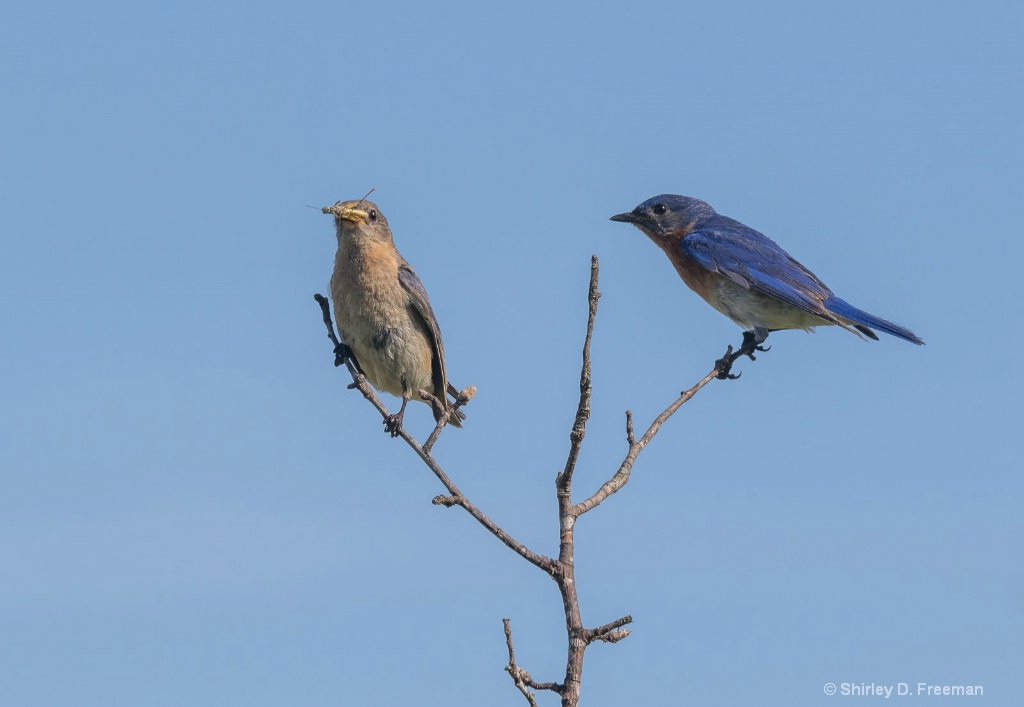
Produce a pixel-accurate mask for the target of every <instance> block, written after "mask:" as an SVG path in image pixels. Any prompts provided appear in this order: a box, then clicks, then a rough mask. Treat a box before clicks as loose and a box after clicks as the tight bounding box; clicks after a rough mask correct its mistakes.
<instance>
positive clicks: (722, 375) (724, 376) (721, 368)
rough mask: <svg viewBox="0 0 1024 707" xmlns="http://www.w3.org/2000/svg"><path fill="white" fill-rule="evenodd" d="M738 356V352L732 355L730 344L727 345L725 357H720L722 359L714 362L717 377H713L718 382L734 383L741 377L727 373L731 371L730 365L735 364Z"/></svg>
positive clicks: (738, 374)
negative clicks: (727, 381) (729, 381)
mask: <svg viewBox="0 0 1024 707" xmlns="http://www.w3.org/2000/svg"><path fill="white" fill-rule="evenodd" d="M740 356H741V354H740V353H739V352H736V353H733V351H732V344H729V346H728V347H727V348H726V349H725V356H722V358H720V359H718V360H717V361H715V370H716V371H718V375H717V376H715V377H716V378H718V380H723V381H724V380H731V381H734V380H736V379H737V378H739V377H740V376H741V375H743V374H742V373H737V374H735V375H733V374H732V373H730V372H729V371H731V370H732V364H733V363H735V361H736V359H737V358H739V357H740Z"/></svg>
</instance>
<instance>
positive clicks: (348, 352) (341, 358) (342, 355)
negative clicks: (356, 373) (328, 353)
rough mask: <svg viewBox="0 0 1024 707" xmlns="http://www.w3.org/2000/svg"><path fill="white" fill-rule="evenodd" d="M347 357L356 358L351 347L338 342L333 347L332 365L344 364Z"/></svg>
mask: <svg viewBox="0 0 1024 707" xmlns="http://www.w3.org/2000/svg"><path fill="white" fill-rule="evenodd" d="M347 359H352V360H353V361H355V360H356V357H355V354H353V353H352V348H351V347H350V346H349V345H348V344H338V345H337V346H335V347H334V366H335V367H338V366H344V365H345V361H346V360H347Z"/></svg>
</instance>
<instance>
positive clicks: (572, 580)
mask: <svg viewBox="0 0 1024 707" xmlns="http://www.w3.org/2000/svg"><path fill="white" fill-rule="evenodd" d="M598 273H599V266H598V260H597V257H596V256H593V257H592V258H591V262H590V287H589V288H588V290H587V301H588V305H589V307H588V311H589V313H588V317H587V331H586V336H585V337H584V342H583V364H582V368H581V371H580V398H579V404H578V405H577V408H576V416H575V419H574V421H573V425H572V429H571V431H570V433H569V453H568V456H567V458H566V461H565V466H564V468H563V469H562V471H561V472H560V473H559V474H558V475H557V476H556V478H555V488H556V494H557V497H558V518H559V551H558V559H553V558H550V557H547V556H545V555H541V554H538V553H536V552H534V551H532V550H530V549H529V548H527V547H526V546H525V545H523V544H522V543H520V542H518V541H517V540H515V539H514V538H513V537H512V536H510V535H509V534H508V533H507V532H505V530H504V529H502V528H501V527H500V526H498V525H497V524H496V523H495V522H494V521H492V520H491V519H490V518H489V517H488V516H487V515H486V514H485V513H483V512H482V511H481V510H480V509H479V508H477V507H476V506H475V505H474V504H473V503H472V502H471V501H470V500H469V499H468V498H466V496H465V495H463V493H462V492H461V491H460V490H459V488H458V487H457V486H456V485H455V483H454V482H453V481H452V480H451V478H449V477H448V475H447V474H446V473H445V471H444V470H443V469H442V468H441V466H440V465H439V464H438V463H437V460H435V459H434V457H433V456H432V455H431V450H432V448H433V446H434V443H435V442H436V441H437V439H438V438H439V436H440V434H441V432H442V430H443V429H444V427H445V425H446V423H447V417H446V416H444V417H442V419H441V420H439V421H438V422H437V425H436V426H435V427H434V430H433V431H432V432H431V434H430V436H429V437H428V438H427V440H426V442H424V443H423V445H422V446H421V445H420V444H419V443H418V442H417V441H416V440H415V439H414V438H413V437H412V436H411V435H409V433H408V432H406V430H405V429H404V428H403V427H401V426H399V427H398V429H397V432H398V436H399V437H401V438H402V439H403V440H404V441H405V443H406V444H408V445H409V447H411V448H412V450H413V451H414V452H416V455H417V456H419V457H420V459H422V460H423V463H424V464H426V465H427V467H428V468H429V469H430V470H431V472H433V474H434V476H436V477H437V479H438V480H439V481H440V482H441V483H442V484H443V485H444V487H445V488H446V489H447V490H448V493H447V494H441V495H438V496H435V497H434V499H433V501H432V502H433V503H434V505H438V506H445V507H447V508H451V507H452V506H459V507H461V508H462V509H464V510H465V511H466V512H467V513H469V514H470V515H471V516H472V517H473V518H474V519H476V521H477V522H478V523H480V525H482V526H483V527H484V528H486V529H487V531H488V532H490V533H491V534H492V535H494V536H495V537H496V538H498V540H500V541H501V542H502V543H503V544H504V545H505V546H506V547H508V548H510V549H511V550H512V551H514V552H515V553H516V554H518V555H519V556H520V557H522V558H523V559H525V560H526V561H527V562H530V563H531V564H533V565H534V566H536V567H539V568H540V569H542V570H544V572H545V573H546V574H548V575H549V576H550V577H551V578H552V579H554V580H555V583H556V584H557V585H558V590H559V593H560V594H561V596H562V605H563V609H564V612H565V627H566V634H567V637H568V652H567V657H566V669H565V678H564V680H563V681H562V682H561V683H555V682H544V683H539V682H536V681H535V680H533V678H531V677H530V674H529V673H528V672H527V671H526V670H524V669H523V668H521V667H519V666H518V665H517V664H516V660H515V651H514V650H513V647H512V627H511V622H510V621H509V619H504V620H503V623H504V626H505V643H506V645H507V646H508V657H509V661H508V665H507V666H506V667H505V671H506V672H508V674H509V675H510V676H511V678H512V680H513V682H514V683H515V685H516V688H517V689H518V690H519V691H520V692H521V693H522V694H523V696H524V697H525V698H526V700H527V702H528V703H529V704H530V705H531V707H537V703H536V699H535V694H534V693H533V692H531V689H532V690H549V691H551V692H555V693H557V694H558V695H560V696H561V702H562V705H563V707H576V706H577V705H578V703H579V697H580V684H581V678H582V673H583V655H584V652H585V651H586V648H587V646H588V645H590V644H591V643H593V642H595V641H601V642H604V643H617V642H619V641H621V640H622V639H624V638H626V637H627V636H628V635H629V634H630V630H629V629H624V628H622V627H623V626H626V625H628V624H630V623H632V621H633V617H632V616H623V617H622V618H620V619H616V620H615V621H612V622H611V623H607V624H604V625H603V626H598V627H597V628H592V629H587V628H584V627H583V621H582V619H581V615H580V607H579V598H578V595H577V591H576V577H575V572H576V568H575V546H574V539H573V531H574V529H575V524H576V519H577V518H579V516H581V515H582V514H584V513H586V512H588V511H590V510H593V509H594V508H596V507H597V506H598V505H600V504H601V503H602V502H603V501H604V500H605V499H606V498H608V497H609V496H610V495H612V494H613V493H615V492H617V491H619V490H620V489H621V488H623V487H624V486H625V485H626V484H627V483H628V482H629V479H630V475H631V473H632V469H633V465H634V463H635V462H636V460H637V457H638V456H639V454H640V452H641V451H643V449H644V448H645V447H646V446H647V445H648V444H649V443H650V442H651V440H652V439H653V438H654V436H655V435H656V434H657V433H658V431H659V430H660V429H661V427H662V425H664V424H665V422H666V421H668V419H669V418H670V417H671V416H672V415H673V414H675V412H676V411H677V410H678V409H679V408H680V407H682V406H683V405H684V404H685V403H686V402H687V401H689V400H690V399H691V398H692V397H693V396H694V395H696V394H697V392H698V391H700V389H701V388H703V387H704V386H705V385H707V384H708V383H710V382H711V381H712V380H715V378H716V377H718V378H722V377H723V372H724V374H728V367H729V366H730V365H731V363H732V362H733V361H734V360H735V359H736V358H737V357H738V355H737V354H733V353H732V350H731V347H730V349H729V350H728V351H727V352H726V356H725V357H724V358H722V359H719V361H717V362H716V365H715V368H714V369H713V370H712V371H711V372H710V373H708V374H707V375H706V376H705V377H704V378H702V379H701V380H700V381H699V382H698V383H697V384H696V385H694V386H693V387H692V388H690V389H689V390H686V391H683V392H682V393H680V394H679V397H678V398H677V399H676V400H675V401H674V402H672V404H671V405H669V406H668V407H667V408H665V410H664V411H662V413H661V414H660V415H658V416H657V417H656V418H655V419H654V421H653V422H652V423H651V425H650V427H648V429H647V431H646V432H645V433H644V435H643V436H642V437H641V438H640V439H636V438H635V437H634V432H633V414H632V413H631V412H630V411H628V410H627V411H626V443H627V445H628V449H627V452H626V456H625V458H624V459H623V460H622V463H621V464H620V465H619V468H618V470H616V471H615V473H614V474H613V475H612V477H611V478H610V479H609V480H608V481H606V482H605V483H604V484H602V485H601V487H600V488H598V490H597V491H596V492H594V494H593V495H591V496H590V497H589V498H587V499H586V500H585V501H582V502H581V503H577V504H573V502H572V479H573V474H574V473H575V470H576V464H577V462H578V460H579V455H580V450H581V448H582V445H583V439H584V437H586V427H587V421H588V420H589V419H590V412H591V411H590V399H591V392H592V389H593V388H592V381H591V359H590V348H591V342H592V340H593V334H594V322H595V319H596V317H597V303H598V300H599V299H600V297H601V293H600V291H599V290H598V287H597V285H598ZM314 298H315V299H316V301H317V302H318V303H319V304H320V308H321V310H322V313H323V320H324V325H325V326H326V327H327V332H328V336H329V337H330V339H331V341H332V342H333V343H334V346H335V365H336V366H340V365H343V364H344V365H345V366H346V368H347V369H348V371H349V373H350V374H351V376H352V383H351V384H350V385H349V386H348V387H349V388H355V389H357V390H358V391H359V392H360V393H362V394H363V397H365V398H366V399H367V400H369V401H370V403H371V404H372V405H373V406H374V407H375V408H376V409H377V411H378V412H379V413H380V414H381V415H382V416H383V417H384V419H385V420H387V419H388V418H389V417H390V413H389V412H388V410H387V408H386V407H385V406H384V404H383V403H382V402H381V401H380V399H379V398H378V397H377V395H376V393H375V392H374V391H373V388H372V387H371V386H370V385H369V383H368V382H367V380H366V377H365V376H364V375H363V374H362V371H361V370H360V368H359V364H358V361H356V360H355V358H354V357H353V356H352V352H351V350H350V349H348V347H347V346H345V344H343V343H341V342H339V341H338V338H337V337H336V336H335V334H334V325H333V323H332V321H331V315H330V305H329V303H328V301H327V299H326V298H325V297H323V296H322V295H319V294H318V295H314ZM475 390H476V389H475V388H472V387H471V388H466V389H465V390H463V391H461V392H460V391H457V390H455V389H454V388H452V387H451V386H449V390H448V393H450V394H451V395H453V396H455V398H456V403H455V409H458V407H460V406H462V405H465V404H466V403H467V402H469V400H470V399H471V398H472V397H473V394H474V393H475Z"/></svg>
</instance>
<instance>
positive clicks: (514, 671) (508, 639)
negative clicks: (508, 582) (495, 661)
mask: <svg viewBox="0 0 1024 707" xmlns="http://www.w3.org/2000/svg"><path fill="white" fill-rule="evenodd" d="M501 622H502V623H503V624H504V625H505V645H506V646H508V665H506V666H505V672H506V673H508V674H509V676H510V677H511V678H512V681H513V682H514V683H515V684H516V687H517V688H519V691H520V692H521V693H523V697H525V698H526V701H527V702H529V703H530V707H537V700H536V699H534V698H535V697H536V695H535V694H534V693H532V692H530V690H529V688H531V687H532V688H533V689H534V690H551V691H552V692H557V693H559V694H561V692H562V686H561V685H559V684H558V683H556V682H535V681H534V680H533V678H531V677H530V674H529V673H528V672H526V671H525V670H523V669H522V668H520V667H519V666H518V665H516V652H515V649H514V648H512V622H511V620H509V619H502V620H501Z"/></svg>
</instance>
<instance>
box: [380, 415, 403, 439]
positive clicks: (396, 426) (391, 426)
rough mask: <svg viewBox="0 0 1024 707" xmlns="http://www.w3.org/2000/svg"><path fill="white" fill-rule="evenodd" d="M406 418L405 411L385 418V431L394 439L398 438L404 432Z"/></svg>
mask: <svg viewBox="0 0 1024 707" xmlns="http://www.w3.org/2000/svg"><path fill="white" fill-rule="evenodd" d="M403 417H405V410H404V409H403V410H402V411H401V412H399V413H396V414H394V415H388V416H387V417H385V418H384V431H385V432H387V433H388V434H389V435H391V436H392V437H397V436H398V435H399V433H400V432H401V431H402V418H403Z"/></svg>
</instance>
